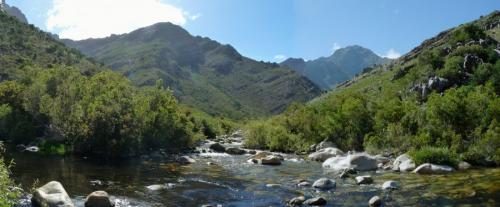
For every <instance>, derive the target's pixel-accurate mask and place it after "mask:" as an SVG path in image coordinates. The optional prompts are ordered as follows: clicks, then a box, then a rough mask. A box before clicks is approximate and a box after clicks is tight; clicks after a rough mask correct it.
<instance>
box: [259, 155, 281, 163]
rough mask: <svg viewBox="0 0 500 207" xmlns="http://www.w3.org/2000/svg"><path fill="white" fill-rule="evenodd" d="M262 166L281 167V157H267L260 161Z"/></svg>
mask: <svg viewBox="0 0 500 207" xmlns="http://www.w3.org/2000/svg"><path fill="white" fill-rule="evenodd" d="M260 162H261V164H263V165H281V157H279V156H277V155H269V156H267V157H264V158H262V159H261V160H260Z"/></svg>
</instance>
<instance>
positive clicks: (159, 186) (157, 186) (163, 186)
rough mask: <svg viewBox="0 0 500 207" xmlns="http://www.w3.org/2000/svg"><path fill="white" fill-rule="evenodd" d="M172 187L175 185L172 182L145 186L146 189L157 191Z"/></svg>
mask: <svg viewBox="0 0 500 207" xmlns="http://www.w3.org/2000/svg"><path fill="white" fill-rule="evenodd" d="M173 187H175V184H174V183H167V184H154V185H149V186H146V188H147V189H148V190H150V191H159V190H165V189H171V188H173Z"/></svg>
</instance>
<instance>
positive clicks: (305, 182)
mask: <svg viewBox="0 0 500 207" xmlns="http://www.w3.org/2000/svg"><path fill="white" fill-rule="evenodd" d="M297 186H299V187H308V186H311V183H310V182H307V181H302V182H300V183H299V184H297Z"/></svg>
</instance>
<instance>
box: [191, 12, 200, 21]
mask: <svg viewBox="0 0 500 207" xmlns="http://www.w3.org/2000/svg"><path fill="white" fill-rule="evenodd" d="M200 17H201V14H200V13H198V14H195V15H191V16H190V17H189V18H190V19H191V20H193V21H194V20H196V19H198V18H200Z"/></svg>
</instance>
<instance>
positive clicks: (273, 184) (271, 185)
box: [266, 183, 281, 188]
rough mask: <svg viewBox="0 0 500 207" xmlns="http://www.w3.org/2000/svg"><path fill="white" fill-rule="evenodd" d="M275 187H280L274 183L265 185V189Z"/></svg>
mask: <svg viewBox="0 0 500 207" xmlns="http://www.w3.org/2000/svg"><path fill="white" fill-rule="evenodd" d="M277 187H281V185H280V184H276V183H269V184H266V188H277Z"/></svg>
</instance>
